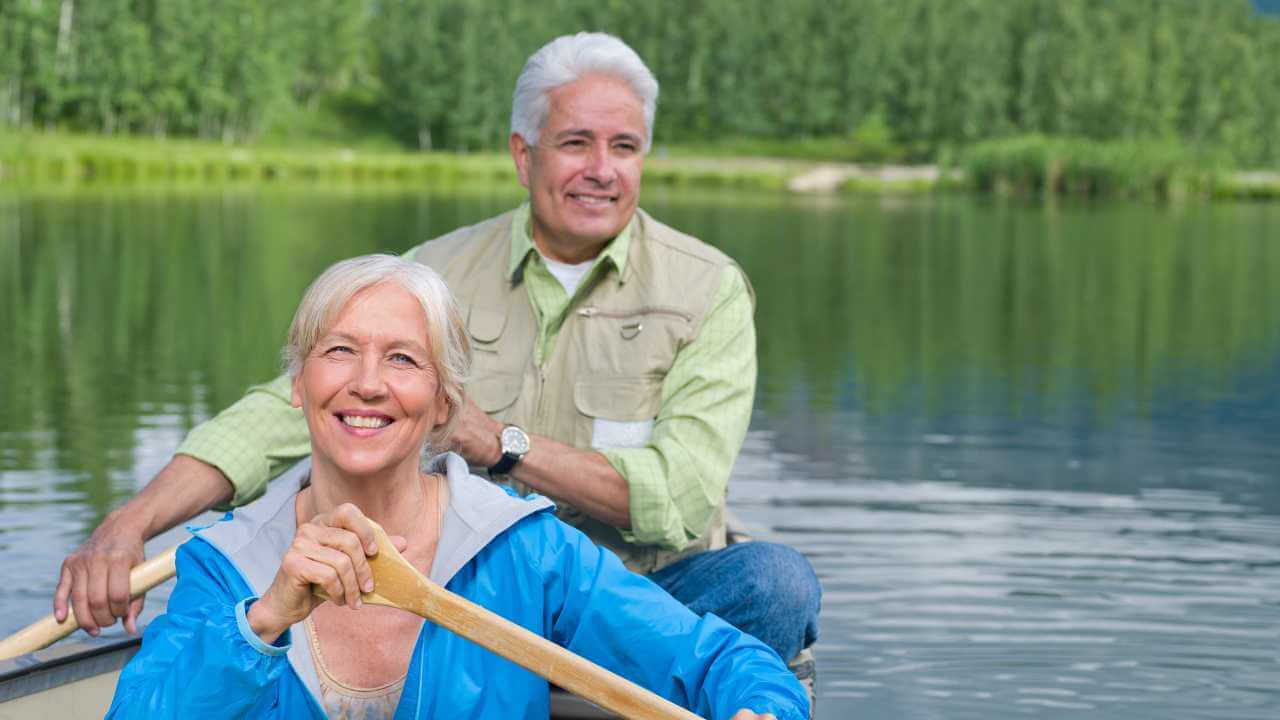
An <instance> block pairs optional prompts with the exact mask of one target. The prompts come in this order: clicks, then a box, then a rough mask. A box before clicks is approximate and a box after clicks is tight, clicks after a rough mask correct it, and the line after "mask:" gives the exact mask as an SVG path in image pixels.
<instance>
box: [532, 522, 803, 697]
mask: <svg viewBox="0 0 1280 720" xmlns="http://www.w3.org/2000/svg"><path fill="white" fill-rule="evenodd" d="M525 522H527V523H531V524H534V523H536V524H537V525H538V529H539V530H541V531H542V535H541V537H540V538H539V539H538V540H537V541H534V542H530V545H529V548H528V551H529V552H530V559H531V562H532V563H534V564H535V565H537V566H539V567H540V569H541V571H542V573H543V579H544V591H545V593H546V599H547V606H546V607H547V608H548V610H547V612H548V614H549V616H548V617H547V618H546V622H547V623H548V626H549V627H550V628H551V639H552V640H554V641H555V642H557V643H560V644H561V645H563V646H565V647H567V648H568V649H570V650H572V651H574V652H576V653H578V654H580V655H582V656H583V657H586V658H588V659H590V660H592V661H594V662H596V663H598V664H600V665H602V666H604V667H606V668H608V669H610V670H612V671H613V672H616V673H618V674H619V675H622V676H623V677H626V678H628V679H630V680H632V681H633V682H636V683H639V684H640V685H643V686H645V687H647V688H649V689H650V690H652V691H654V692H656V693H658V694H659V695H662V696H663V697H666V698H667V699H668V700H671V701H672V702H675V703H678V704H680V705H683V706H684V707H687V708H689V709H690V710H692V711H693V712H695V713H698V714H699V715H702V716H703V717H710V718H716V719H717V720H729V719H730V718H732V717H733V716H734V715H735V713H737V712H738V711H739V710H741V709H744V708H746V709H750V710H752V711H754V712H757V713H772V714H773V715H775V716H776V717H777V718H779V720H805V719H807V718H808V716H809V699H808V694H807V693H806V692H805V691H804V689H803V688H802V687H801V686H800V683H799V682H798V681H797V680H796V679H795V677H794V676H793V675H792V674H791V672H790V671H789V670H787V667H786V665H785V664H783V662H782V660H780V659H779V658H778V656H777V654H776V653H774V652H773V651H772V650H771V649H769V647H768V646H766V645H765V644H764V643H762V642H760V641H759V640H757V639H755V638H754V637H752V636H750V635H747V634H745V633H743V632H742V631H740V630H738V629H737V628H735V627H733V626H732V625H729V624H728V623H726V622H725V621H723V620H721V619H720V618H718V617H716V616H714V615H707V616H704V617H698V616H696V615H694V614H693V613H692V612H691V611H690V610H689V609H688V608H686V607H685V606H684V605H682V604H681V603H680V602H679V601H677V600H676V599H675V598H673V597H671V596H670V595H668V594H667V593H666V592H665V591H663V590H662V589H661V588H659V587H658V586H657V585H655V584H653V583H652V582H650V581H649V580H648V579H646V578H645V577H643V576H641V575H637V574H635V573H633V572H631V571H630V570H627V568H626V567H625V566H623V564H622V563H621V561H619V560H618V558H617V556H616V555H614V554H613V553H611V552H609V551H608V550H604V549H601V548H599V547H597V546H596V545H595V544H593V543H592V542H591V541H590V540H589V539H588V538H587V537H586V536H585V535H583V534H582V533H581V532H579V531H577V530H575V529H573V528H571V527H569V526H568V525H565V524H564V523H562V522H560V521H559V520H555V519H554V518H552V517H550V516H549V515H546V514H541V515H540V516H534V517H531V518H529V519H528V520H526V521H525ZM548 534H549V535H550V536H551V537H547V535H548Z"/></svg>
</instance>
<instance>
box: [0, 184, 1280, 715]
mask: <svg viewBox="0 0 1280 720" xmlns="http://www.w3.org/2000/svg"><path fill="white" fill-rule="evenodd" d="M518 201H519V197H518V195H516V194H514V193H513V192H509V191H495V192H487V191H485V192H481V191H470V192H456V193H453V194H447V195H446V194H440V195H431V194H422V193H416V194H415V193H407V192H396V193H388V192H370V191H343V190H340V189H327V190H326V189H317V188H300V189H295V190H280V189H272V190H256V189H237V190H232V191H228V192H225V193H216V192H206V193H172V192H171V193H155V192H138V191H100V192H99V191H91V192H75V193H59V192H51V193H15V192H12V191H11V192H9V193H8V194H5V195H0V399H2V400H3V404H4V410H3V412H0V576H2V577H3V578H4V581H3V582H2V583H0V607H3V608H4V612H3V613H0V634H7V633H8V632H10V631H12V630H14V629H16V628H17V627H20V626H21V625H23V624H25V623H27V622H29V621H31V620H34V619H35V618H36V617H38V616H39V615H41V614H42V613H44V612H47V608H48V598H49V597H50V595H51V593H52V588H53V586H54V583H55V580H56V575H55V573H56V570H57V566H58V563H59V562H60V560H61V558H62V556H63V555H64V554H65V553H66V552H68V551H69V550H70V549H72V548H73V547H74V546H75V545H76V544H78V543H79V542H80V541H81V540H82V539H83V538H84V537H85V536H87V534H88V533H89V532H90V531H91V530H92V528H93V527H94V526H95V525H96V523H97V522H98V521H99V520H100V519H101V518H102V517H103V516H104V515H105V514H106V512H108V511H109V510H110V509H111V508H113V507H115V506H117V505H118V504H120V503H121V502H123V501H124V500H125V499H126V498H127V497H129V496H130V495H131V494H132V493H133V492H135V491H136V489H137V488H138V487H140V486H141V485H142V484H144V483H145V482H146V480H147V479H149V477H150V476H151V474H152V473H153V472H154V471H155V470H157V469H158V468H159V467H160V466H161V465H162V464H163V463H164V462H165V461H166V460H167V458H168V456H169V454H170V453H171V452H172V450H173V448H174V447H175V446H176V445H177V443H178V442H179V440H180V439H181V437H182V436H183V434H184V433H185V432H186V431H187V430H189V429H190V428H191V427H193V426H194V425H195V424H196V423H198V422H200V421H201V420H203V419H205V418H207V417H209V416H210V415H211V414H213V413H215V412H216V411H217V410H218V409H220V408H221V407H223V406H225V405H227V404H229V403H230V402H232V401H234V400H235V399H236V398H238V397H239V396H240V394H241V393H242V392H243V391H244V389H245V388H246V387H247V386H248V385H250V384H252V383H254V382H259V381H263V380H266V379H269V378H271V377H272V376H274V375H275V374H276V372H277V370H278V359H277V358H278V351H279V347H280V345H281V344H282V341H283V334H284V330H285V327H286V325H287V323H288V320H289V318H290V316H291V315H292V312H293V310H294V307H295V306H296V303H297V301H298V299H299V298H300V297H301V293H302V290H303V288H304V287H305V286H306V284H307V283H308V282H309V281H310V280H311V279H312V278H313V277H314V276H315V275H316V274H317V273H318V272H319V271H320V270H321V269H323V268H324V267H325V266H327V265H328V264H329V263H331V262H333V261H334V260H337V259H340V258H343V257H348V256H351V255H355V254H360V253H367V252H374V251H388V252H400V251H403V250H406V249H408V248H409V247H410V246H411V245H413V244H414V243H416V242H418V241H420V240H422V239H425V238H428V237H431V236H433V235H437V234H440V233H442V232H445V231H447V230H449V229H452V228H453V227H456V226H458V225H460V224H464V223H470V222H474V221H477V220H480V219H483V218H485V217H488V216H490V215H492V214H495V213H497V212H500V211H502V210H505V209H508V208H509V207H511V206H513V205H514V204H515V203H516V202H518ZM644 204H645V206H646V207H647V208H648V209H649V210H650V211H651V212H652V213H653V214H655V215H656V216H657V217H659V218H661V219H663V220H665V221H667V222H669V223H670V224H673V225H675V226H676V227H679V228H680V229H682V230H685V231H687V232H690V233H692V234H695V235H697V236H699V237H702V238H703V239H705V240H707V241H708V242H711V243H713V244H715V245H717V246H719V247H721V248H722V249H724V250H726V251H727V252H729V253H730V254H731V255H733V256H734V257H735V258H737V259H738V260H739V261H740V262H741V263H742V265H743V267H744V268H745V269H746V271H747V273H748V274H749V276H750V277H751V279H752V282H753V284H754V287H755V291H756V296H757V302H758V304H757V316H756V320H757V329H758V333H759V352H760V377H759V391H758V393H757V398H756V407H755V413H754V416H753V419H752V424H751V430H750V433H749V435H748V438H747V441H746V444H745V446H744V448H743V452H742V454H741V456H740V458H739V460H738V463H737V465H736V467H735V474H734V479H733V481H732V484H731V488H730V505H731V507H732V508H733V509H734V511H735V512H736V513H737V514H738V515H739V516H740V517H742V518H743V519H744V520H745V522H746V523H747V524H748V526H749V527H750V529H752V530H753V531H754V532H755V534H756V535H757V536H759V537H761V538H767V539H771V540H776V541H779V542H784V543H788V544H790V545H792V546H794V547H796V548H798V549H800V550H801V551H803V552H804V553H805V554H806V555H807V556H808V557H809V558H810V560H811V561H812V562H813V564H814V566H815V568H816V569H817V571H818V573H819V576H820V577H821V579H822V582H823V586H824V590H825V595H824V601H823V613H822V630H821V633H822V634H821V638H820V641H819V645H818V648H817V654H818V657H819V692H820V700H819V706H818V715H819V717H821V718H829V719H833V720H834V719H836V718H852V717H891V718H930V719H932V718H978V717H982V718H992V717H997V718H998V717H1010V718H1012V717H1028V716H1031V717H1053V718H1057V717H1068V718H1070V717H1082V718H1083V717H1090V718H1097V717H1103V718H1148V717H1149V718H1221V719H1228V718H1230V719H1233V720H1234V719H1237V718H1238V719H1247V718H1268V719H1271V718H1276V717H1280V462H1278V461H1280V449H1277V442H1276V439H1277V438H1278V437H1280V207H1276V206H1268V205H1226V204H1224V205H1200V204H1188V205H1182V206H1178V205H1174V206H1164V205H1144V204H1133V203H1129V204H1089V205H1072V204H1054V205H1039V204H1036V205H1017V204H1004V203H999V202H994V201H986V200H977V199H972V198H962V197H943V198H928V197H925V198H884V199H876V198H862V199H848V198H838V199H837V198H793V197H786V196H776V195H762V196H757V195H741V194H709V195H688V194H686V193H682V192H677V191H673V190H672V191H664V190H659V191H655V192H648V193H647V194H646V201H645V203H644ZM177 537H178V534H173V535H171V536H169V537H168V538H165V539H163V540H161V541H159V542H158V543H156V545H157V546H163V545H164V544H167V543H168V542H171V541H172V540H173V539H176V538H177ZM158 604H159V603H153V611H154V606H156V605H158Z"/></svg>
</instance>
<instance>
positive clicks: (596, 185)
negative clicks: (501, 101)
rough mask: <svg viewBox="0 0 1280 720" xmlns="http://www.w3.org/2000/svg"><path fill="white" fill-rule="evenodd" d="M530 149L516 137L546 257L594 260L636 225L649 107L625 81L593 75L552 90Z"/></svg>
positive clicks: (514, 150) (513, 139)
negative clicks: (630, 224)
mask: <svg viewBox="0 0 1280 720" xmlns="http://www.w3.org/2000/svg"><path fill="white" fill-rule="evenodd" d="M548 98H549V100H550V111H549V112H548V114H547V122H546V124H544V125H543V127H542V132H541V133H540V134H539V138H538V144H537V145H536V146H531V145H529V144H527V143H526V142H525V141H524V138H522V137H520V136H519V135H512V136H511V141H510V147H511V156H512V157H513V158H514V159H515V163H516V171H517V173H518V174H519V176H520V184H521V185H524V186H525V187H526V188H528V189H529V203H530V206H531V208H532V210H533V221H532V222H533V238H534V241H535V242H536V243H537V244H538V249H539V250H540V251H542V253H543V254H544V255H547V256H548V257H551V258H552V259H555V260H559V261H561V262H570V263H578V262H584V261H586V260H589V259H591V258H593V257H595V256H596V255H597V254H599V252H600V251H601V250H602V249H603V248H604V245H605V243H607V242H608V241H609V240H611V239H613V238H614V237H616V236H617V235H618V233H620V232H622V229H623V228H625V227H626V226H627V223H628V222H630V221H631V216H632V214H634V213H635V210H636V201H637V200H638V199H639V196H640V175H641V173H642V172H643V170H644V139H645V132H646V128H645V124H644V106H643V105H642V104H641V102H640V98H639V97H637V96H636V94H635V93H634V92H633V91H632V90H631V88H630V87H629V86H628V85H627V84H626V83H625V82H623V81H622V80H618V79H616V78H613V77H609V76H606V75H587V76H585V77H582V78H580V79H578V80H575V81H574V82H571V83H567V84H565V85H561V86H560V87H558V88H556V89H555V90H552V91H551V92H550V93H549V95H548Z"/></svg>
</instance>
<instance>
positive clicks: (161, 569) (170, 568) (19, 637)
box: [0, 545, 178, 660]
mask: <svg viewBox="0 0 1280 720" xmlns="http://www.w3.org/2000/svg"><path fill="white" fill-rule="evenodd" d="M177 552H178V547H177V546H176V545H175V546H174V547H171V548H169V549H168V550H165V551H164V552H162V553H160V554H159V555H156V556H155V557H153V558H151V559H149V560H147V561H146V562H143V563H140V564H138V565H137V566H135V567H134V568H133V570H132V571H131V572H130V573H129V595H130V597H134V598H137V597H140V596H142V595H146V594H147V591H148V590H150V589H152V588H154V587H155V586H157V585H159V584H160V583H162V582H164V581H166V580H168V579H169V578H171V577H173V576H174V573H176V572H177V570H176V569H175V567H174V556H175V555H176V554H177ZM79 627H80V626H79V625H77V624H76V613H75V610H72V609H71V608H67V619H66V620H63V621H62V622H58V621H57V620H55V619H54V617H53V615H48V616H46V617H44V618H41V619H40V620H37V621H35V622H33V623H31V624H30V625H28V626H26V627H24V628H22V629H21V630H19V631H18V632H16V633H14V634H12V635H10V636H9V637H7V638H5V639H4V640H3V641H0V660H8V659H9V658H12V657H17V656H19V655H25V654H27V653H29V652H35V651H36V650H40V649H42V648H46V647H48V646H50V645H52V644H53V643H55V642H57V641H59V640H61V639H62V638H64V637H66V636H68V635H70V634H71V633H73V632H75V631H76V629H77V628H79Z"/></svg>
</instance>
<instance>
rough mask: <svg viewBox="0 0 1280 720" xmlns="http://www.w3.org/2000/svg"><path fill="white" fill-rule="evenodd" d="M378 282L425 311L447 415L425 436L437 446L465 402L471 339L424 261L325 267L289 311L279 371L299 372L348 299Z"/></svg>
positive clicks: (389, 259) (373, 260) (365, 260)
mask: <svg viewBox="0 0 1280 720" xmlns="http://www.w3.org/2000/svg"><path fill="white" fill-rule="evenodd" d="M383 283H391V284H394V285H397V286H399V287H401V288H403V289H404V290H405V291H407V292H408V293H409V294H410V295H412V296H414V297H415V298H417V300H418V302H419V303H421V304H422V312H423V313H424V314H425V315H426V318H427V338H426V340H427V354H428V356H429V357H428V359H429V361H430V362H431V365H432V366H433V367H434V368H435V370H436V376H437V378H438V379H439V382H440V390H441V392H443V393H444V396H445V399H446V401H447V402H448V403H449V416H448V419H446V420H445V422H444V423H443V424H442V425H440V426H439V427H438V428H436V429H435V431H434V432H433V433H432V437H431V438H429V440H430V442H431V443H432V444H439V443H441V442H443V441H444V439H445V438H447V437H448V436H449V433H450V432H452V431H453V428H454V426H455V425H456V424H457V421H458V417H459V412H458V411H459V410H460V409H461V408H462V406H463V404H464V403H465V402H466V382H467V376H468V375H469V374H470V372H471V340H470V338H469V337H468V336H467V331H466V326H465V325H464V324H463V322H462V315H461V314H460V313H459V312H458V306H457V304H456V303H455V302H454V300H453V295H452V294H451V293H450V292H449V288H448V286H447V285H445V283H444V279H443V278H441V277H440V274H439V273H437V272H436V271H435V270H432V269H431V268H429V267H427V266H426V265H423V264H421V263H417V262H414V261H412V260H406V259H404V258H400V257H396V256H395V255H362V256H360V257H354V258H351V259H350V260H343V261H342V262H339V263H335V264H334V265H331V266H330V267H329V269H327V270H325V271H324V272H323V273H321V274H320V277H318V278H316V279H315V281H314V282H312V283H311V286H310V287H308V288H307V292H306V294H305V295H303V296H302V302H301V303H300V304H299V305H298V311H297V312H296V313H294V315H293V322H292V323H291V324H290V325H289V337H288V341H287V342H286V344H285V346H284V352H283V355H284V364H285V372H287V373H288V374H289V376H290V377H296V376H297V375H298V373H300V372H302V365H303V363H304V362H306V359H307V356H309V355H310V354H311V352H312V351H313V350H315V347H316V343H318V342H319V341H320V338H321V337H322V336H323V335H324V333H326V332H327V331H328V330H329V328H330V327H332V326H333V323H334V322H335V321H336V320H337V319H338V314H339V313H341V312H342V309H343V308H344V307H346V305H347V303H348V302H350V301H351V298H353V297H355V296H356V295H357V294H359V293H360V292H361V291H363V290H366V289H368V288H371V287H373V286H375V285H381V284H383Z"/></svg>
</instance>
